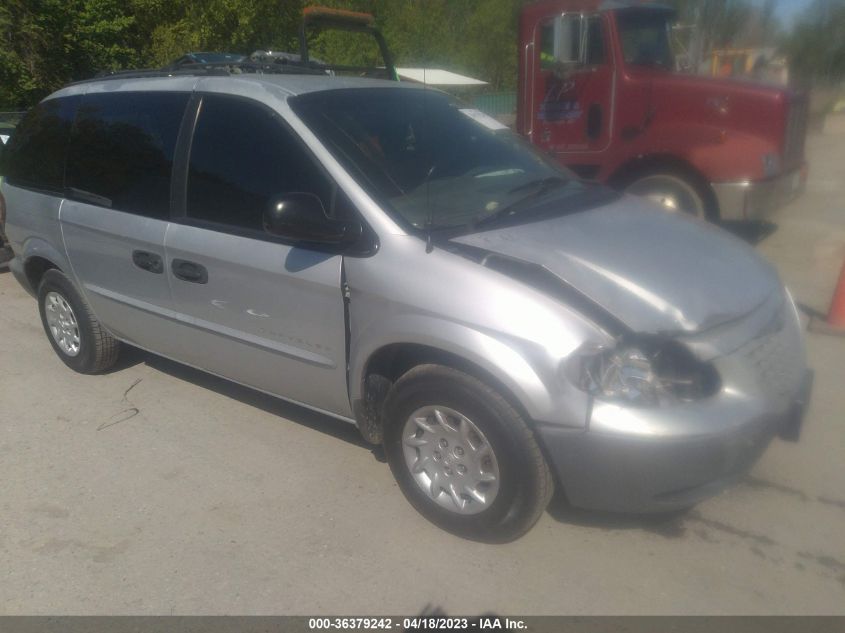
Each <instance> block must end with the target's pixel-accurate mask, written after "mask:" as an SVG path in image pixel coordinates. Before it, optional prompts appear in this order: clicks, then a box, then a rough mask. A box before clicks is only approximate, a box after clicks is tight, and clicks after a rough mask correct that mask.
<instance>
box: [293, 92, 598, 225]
mask: <svg viewBox="0 0 845 633" xmlns="http://www.w3.org/2000/svg"><path fill="white" fill-rule="evenodd" d="M289 103H290V104H291V107H292V108H293V109H294V111H295V112H296V113H297V115H298V116H299V117H300V118H301V119H303V120H304V121H305V123H306V124H307V125H308V126H309V127H310V128H311V130H312V131H313V132H314V133H315V134H316V135H317V136H318V137H319V138H320V140H321V141H322V142H323V143H324V145H325V146H326V147H327V148H328V150H329V151H330V152H332V153H333V154H334V156H335V157H336V158H337V159H338V161H340V162H341V163H342V164H343V165H344V167H345V168H346V169H347V170H348V171H349V173H350V174H351V175H352V176H353V177H354V178H356V179H357V180H358V182H359V183H361V185H362V186H363V187H364V188H365V189H367V190H368V191H369V192H370V194H371V195H372V196H373V197H374V198H375V199H377V200H378V201H379V202H380V204H382V206H383V207H384V208H385V210H387V211H388V212H392V213H393V214H394V217H397V218H398V219H399V220H400V222H401V223H402V224H404V225H405V226H407V227H409V228H416V229H424V228H427V227H432V228H442V229H456V228H458V227H463V228H462V229H461V230H465V229H466V227H470V228H471V227H475V226H478V225H479V224H486V220H487V219H488V218H489V219H491V220H492V218H493V217H494V216H498V217H503V216H505V215H508V214H511V213H512V212H515V211H516V210H517V209H521V205H522V203H523V202H526V201H528V200H537V199H539V198H541V197H543V196H544V195H545V194H546V193H550V192H552V191H554V193H555V194H560V195H566V196H575V195H577V194H578V193H579V192H583V191H584V190H585V188H587V187H588V186H587V185H585V184H583V183H581V182H580V181H578V180H577V179H575V178H574V177H573V176H572V174H571V173H569V172H568V171H566V170H565V169H563V168H561V167H560V166H559V165H557V164H556V163H553V162H551V161H550V160H548V159H546V158H545V157H543V156H542V155H541V154H540V153H539V152H537V151H536V150H534V149H533V148H532V147H531V146H530V145H528V144H527V143H526V142H525V141H523V140H522V139H521V138H519V137H518V136H517V135H516V134H514V133H512V132H511V131H510V130H508V129H507V128H506V126H504V125H502V124H501V123H499V122H498V121H496V120H495V119H492V118H490V117H489V116H486V115H484V114H482V113H481V112H479V111H477V110H474V109H471V108H468V107H467V106H465V105H463V104H460V103H459V102H456V101H455V100H454V99H453V98H451V97H449V96H448V95H446V94H444V93H441V92H439V91H436V90H422V89H419V90H415V89H409V88H390V89H388V88H382V89H354V90H331V91H326V92H317V93H311V94H306V95H301V96H299V97H295V98H292V99H290V100H289ZM570 204H571V206H569V207H568V208H569V210H575V209H576V208H577V207H578V204H577V203H576V202H571V203H570Z"/></svg>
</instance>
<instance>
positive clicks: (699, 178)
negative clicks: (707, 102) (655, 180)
mask: <svg viewBox="0 0 845 633" xmlns="http://www.w3.org/2000/svg"><path fill="white" fill-rule="evenodd" d="M661 172H669V173H672V174H676V175H680V176H683V177H685V178H687V179H689V180H690V181H691V183H692V184H693V185H694V186H695V188H696V189H697V190H698V191H699V192H700V193H701V195H702V197H703V198H704V203H705V206H706V210H707V215H708V217H710V218H711V219H718V217H719V202H718V200H717V198H716V193H715V192H714V191H713V187H712V186H711V185H710V181H709V180H708V179H707V178H706V177H705V176H704V174H703V173H701V171H700V170H699V169H698V168H696V167H695V165H693V164H692V163H691V162H689V161H688V160H686V159H685V158H682V157H680V156H677V155H675V154H665V153H656V154H642V155H639V156H635V157H633V158H630V159H629V160H628V161H626V162H625V163H623V164H622V165H620V166H619V167H617V168H616V170H615V171H614V172H613V173H612V174H611V176H610V178H608V180H607V182H608V184H609V185H610V186H611V187H613V188H614V189H624V188H625V187H627V186H628V185H629V184H631V183H632V182H634V181H635V180H636V179H637V178H640V177H642V176H645V175H647V174H656V173H661Z"/></svg>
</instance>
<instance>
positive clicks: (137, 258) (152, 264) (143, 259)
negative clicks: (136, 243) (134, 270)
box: [132, 251, 164, 275]
mask: <svg viewBox="0 0 845 633" xmlns="http://www.w3.org/2000/svg"><path fill="white" fill-rule="evenodd" d="M132 263H133V264H135V265H136V266H137V267H138V268H140V269H142V270H146V271H147V272H151V273H155V274H156V275H160V274H161V273H163V272H164V262H163V261H162V259H161V256H160V255H156V254H155V253H150V252H149V251H132Z"/></svg>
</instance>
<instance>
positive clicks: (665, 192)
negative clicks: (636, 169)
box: [624, 172, 710, 219]
mask: <svg viewBox="0 0 845 633" xmlns="http://www.w3.org/2000/svg"><path fill="white" fill-rule="evenodd" d="M624 189H625V191H626V192H627V193H632V194H634V195H637V196H642V197H644V198H647V199H648V200H651V201H653V202H656V203H657V204H659V205H661V206H663V207H664V208H666V209H667V210H669V211H684V212H686V213H689V214H691V215H694V216H696V217H699V218H702V219H706V218H707V217H708V216H709V215H710V208H709V204H708V200H707V195H706V192H705V191H703V190H702V187H701V186H700V185H699V184H698V183H696V182H694V181H693V179H692V178H690V177H689V176H687V175H685V174H680V173H674V172H658V173H651V174H645V175H641V176H637V177H636V178H634V179H633V180H632V181H631V182H629V184H627V185H626V186H625V187H624Z"/></svg>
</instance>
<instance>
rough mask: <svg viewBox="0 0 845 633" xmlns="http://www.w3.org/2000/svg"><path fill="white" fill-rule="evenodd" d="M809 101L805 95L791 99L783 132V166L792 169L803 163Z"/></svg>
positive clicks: (798, 95)
mask: <svg viewBox="0 0 845 633" xmlns="http://www.w3.org/2000/svg"><path fill="white" fill-rule="evenodd" d="M808 111H809V99H808V98H807V95H806V93H802V94H797V95H794V96H793V97H792V100H791V102H790V104H789V113H788V115H787V117H786V130H785V131H784V143H783V164H784V167H785V168H786V169H793V168H795V167H798V166H799V165H801V163H802V162H803V161H804V139H805V138H806V137H807V115H808Z"/></svg>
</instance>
